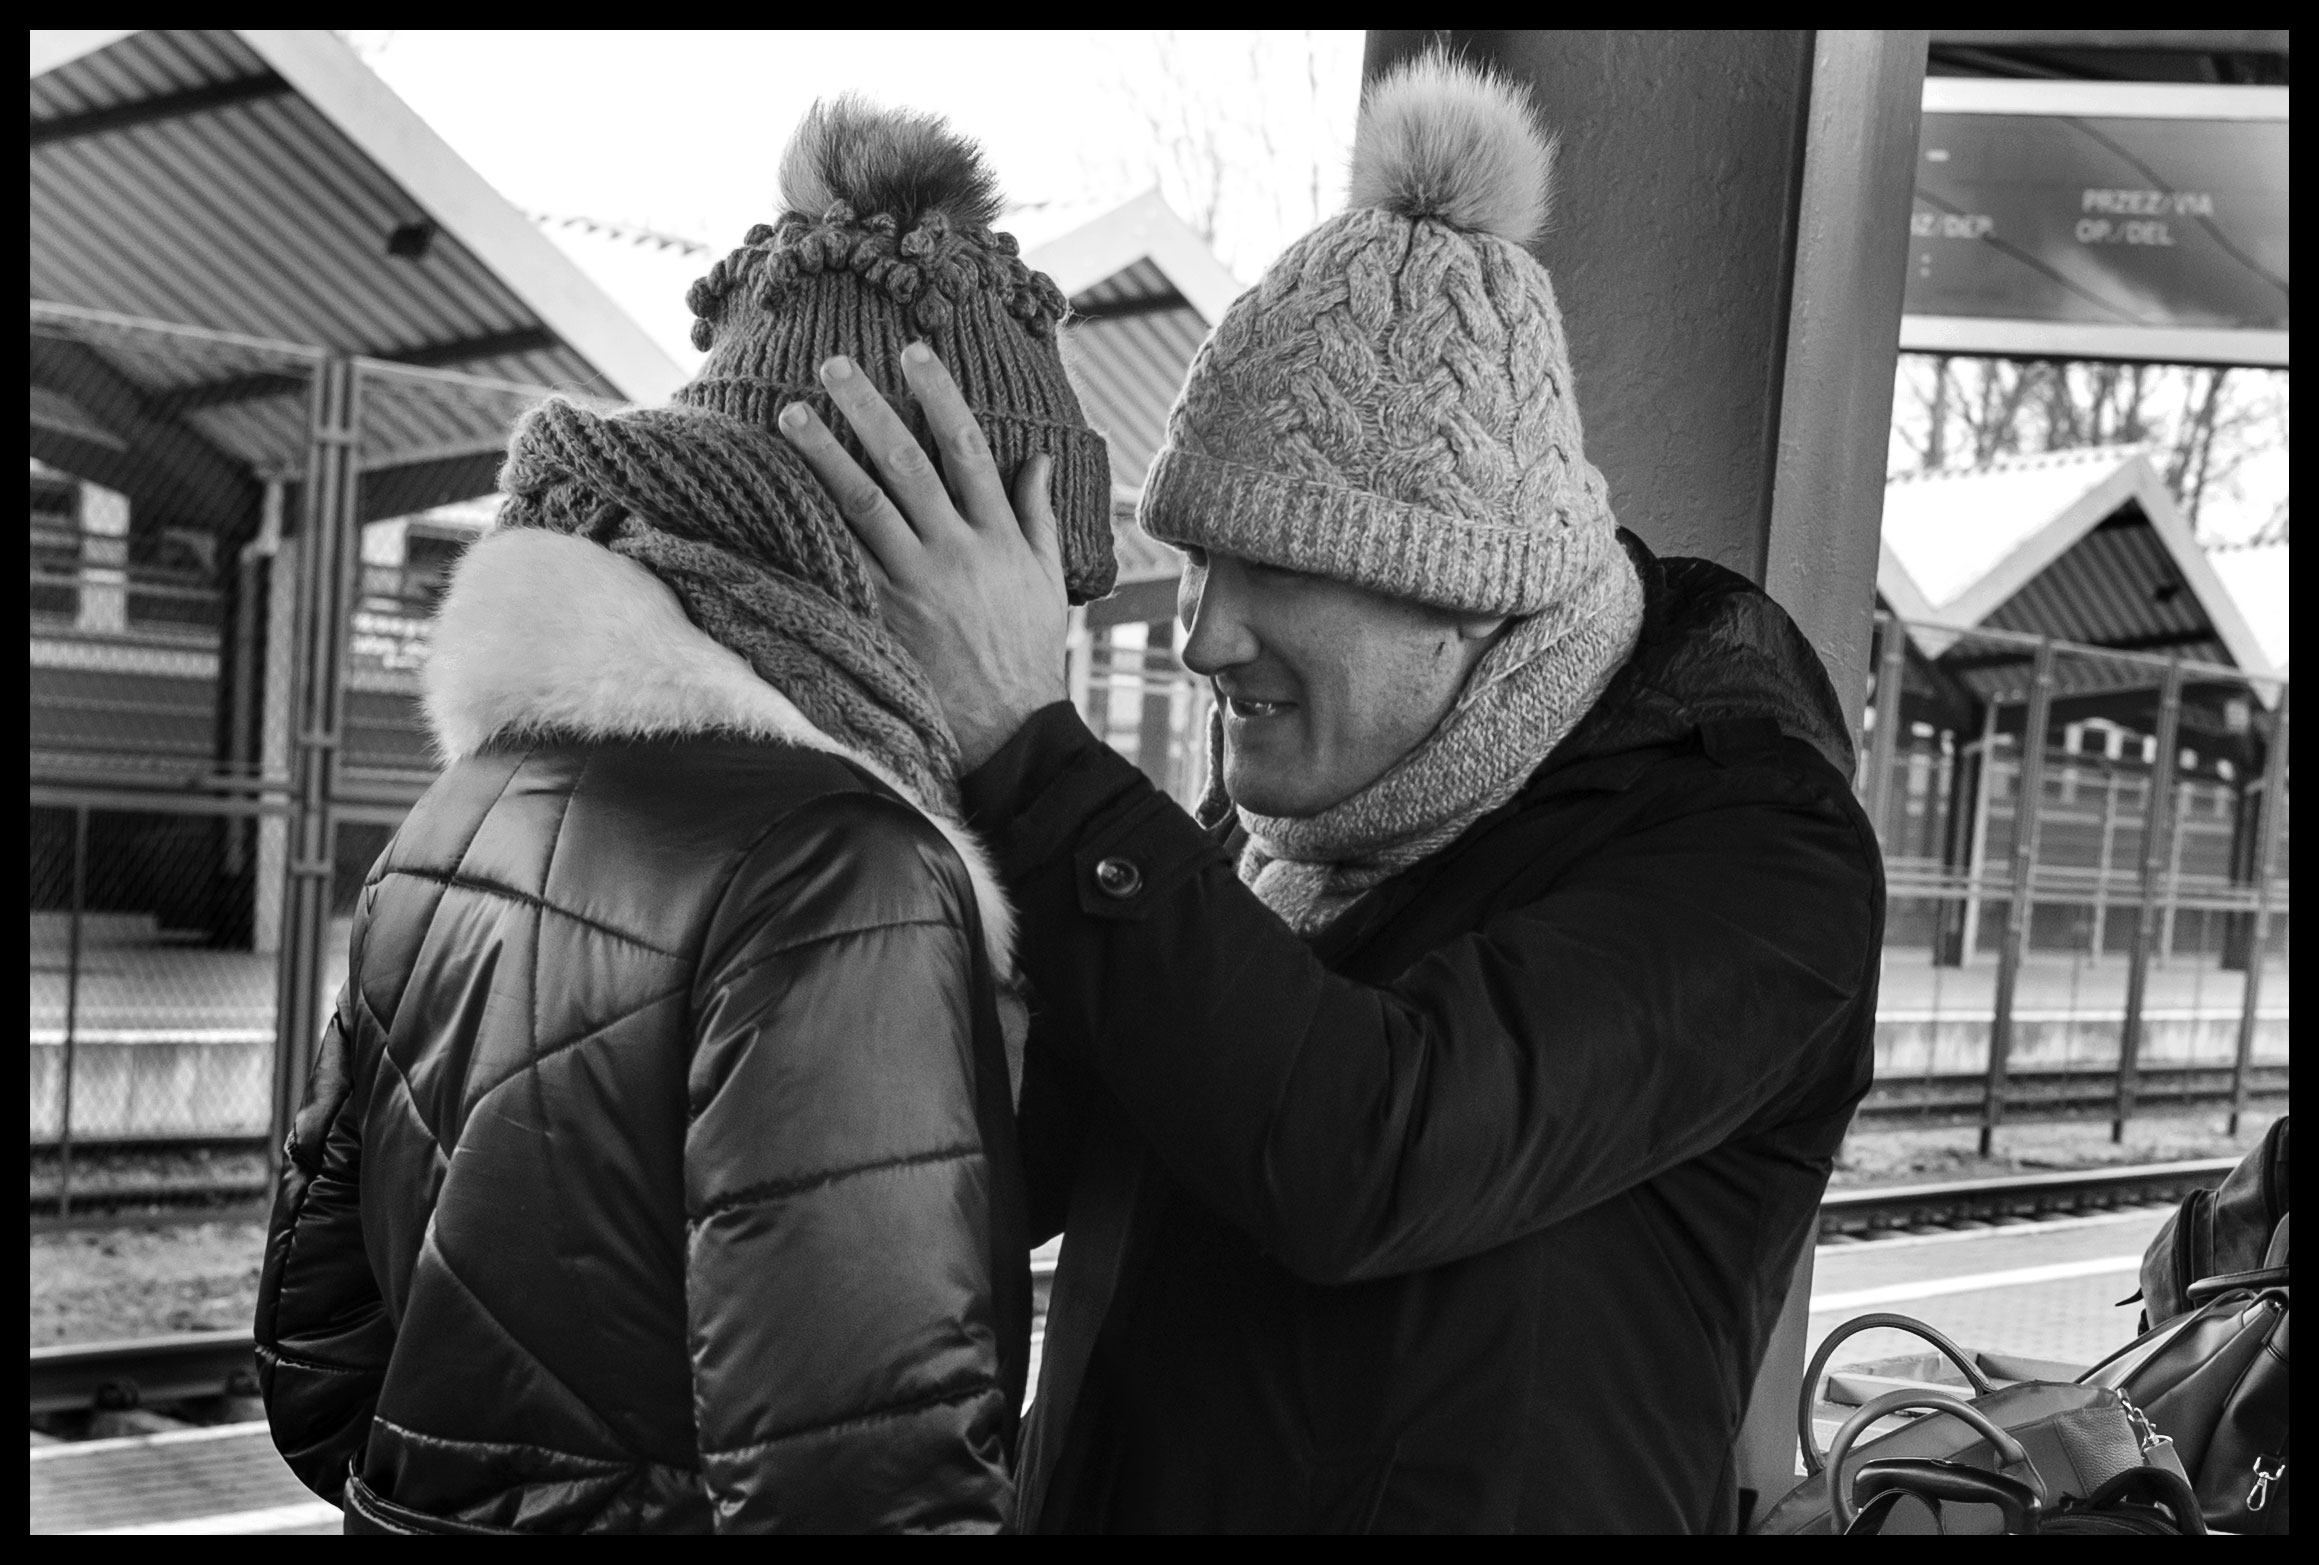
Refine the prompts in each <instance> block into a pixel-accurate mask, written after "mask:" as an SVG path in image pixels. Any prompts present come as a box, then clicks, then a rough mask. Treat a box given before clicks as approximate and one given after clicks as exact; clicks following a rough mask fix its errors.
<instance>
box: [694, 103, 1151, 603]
mask: <svg viewBox="0 0 2319 1565" xmlns="http://www.w3.org/2000/svg"><path fill="white" fill-rule="evenodd" d="M781 205H782V209H783V210H782V215H781V217H780V219H779V220H778V221H776V222H773V223H771V224H759V225H758V226H757V227H755V228H752V229H750V230H749V232H748V235H747V236H746V238H745V239H744V241H743V243H742V245H741V248H739V249H738V250H735V251H734V252H733V253H732V254H731V255H729V256H727V257H725V259H723V260H721V261H719V262H718V263H717V264H716V265H715V266H713V267H711V268H710V269H709V274H708V275H707V276H706V277H703V278H702V279H700V280H699V281H698V282H696V283H694V284H693V286H692V291H691V292H690V293H689V294H688V295H687V296H686V299H685V302H686V304H687V305H689V306H690V307H691V309H692V312H693V315H694V317H695V319H694V321H693V328H692V339H693V346H695V347H697V348H699V349H701V350H702V351H703V352H705V353H707V354H708V361H707V362H706V363H705V364H703V365H702V366H701V370H700V373H699V374H698V375H696V376H694V377H693V380H692V383H691V384H690V385H688V386H686V387H685V388H684V389H683V390H682V391H680V392H678V393H677V395H676V401H677V402H679V403H681V404H687V405H690V406H693V407H701V408H709V409H713V410H715V411H717V412H720V413H725V414H728V415H730V416H732V417H734V418H738V419H742V420H745V421H747V422H749V423H752V424H755V425H758V426H760V427H762V428H763V429H765V430H767V431H769V432H772V431H774V430H775V419H776V418H777V417H778V415H779V414H780V411H781V409H782V408H783V407H785V406H787V405H788V404H789V403H791V402H797V401H804V402H808V403H811V404H812V405H813V406H814V408H815V410H816V411H817V412H818V413H820V415H821V417H822V420H823V422H824V423H826V424H827V425H828V426H829V427H830V428H831V429H832V430H834V431H836V432H837V433H838V436H839V438H840V439H842V440H844V441H845V442H846V443H847V445H848V446H849V448H852V449H853V450H854V452H855V454H856V456H857V457H858V456H860V454H861V452H860V448H859V446H858V444H856V443H855V441H854V439H853V436H852V434H851V431H850V429H849V427H848V426H847V424H846V422H845V420H844V419H843V418H842V417H839V416H838V414H837V412H836V409H835V407H834V406H833V405H832V404H831V402H830V400H829V398H828V396H827V394H826V393H824V392H823V390H822V387H821V382H820V379H819V376H818V374H817V373H816V372H817V370H818V369H819V367H820V365H821V363H822V361H823V360H825V359H827V358H829V357H830V356H831V355H832V354H839V353H842V354H844V355H846V356H847V357H848V358H850V359H852V360H853V361H854V363H855V364H856V365H857V366H858V367H859V368H860V369H861V371H862V372H863V373H864V374H866V375H868V376H869V378H870V379H871V381H872V382H873V383H875V384H876V385H877V386H878V388H879V389H880V390H881V391H883V392H884V393H885V394H886V399H887V401H889V402H891V403H892V404H893V405H894V406H895V408H896V409H897V410H898V411H900V412H901V413H902V415H903V417H905V418H907V419H910V420H911V422H912V424H913V426H914V427H915V429H916V430H917V433H918V437H919V440H920V441H921V443H923V444H924V445H925V446H926V447H927V450H928V451H929V453H932V452H933V449H934V447H933V437H932V435H931V433H930V432H929V431H928V430H927V428H926V425H925V422H924V420H923V419H922V418H920V417H918V415H917V414H916V411H915V408H914V405H913V404H912V403H911V401H910V398H909V396H908V393H907V389H906V388H905V387H904V386H903V384H902V382H901V377H900V357H901V352H902V349H903V348H904V347H906V346H908V345H909V344H910V343H912V342H914V341H919V340H923V341H925V342H926V343H927V345H928V346H930V347H931V348H933V350H934V351H935V352H936V353H937V354H939V355H940V356H941V358H942V362H943V364H944V365H946V366H947V367H948V368H949V370H950V373H951V375H952V377H953V378H954V379H955V380H956V381H957V382H958V387H959V390H960V391H961V392H962V393H963V394H964V396H965V398H966V402H967V405H968V406H969V407H971V408H973V410H974V413H975V417H976V418H977V420H979V421H980V423H981V425H982V428H983V431H984V433H985V434H986V435H987V436H988V437H989V440H990V444H991V449H992V452H993V454H994V455H995V456H996V457H997V459H998V468H999V473H1000V476H1001V477H1002V478H1003V479H1005V481H1006V482H1007V483H1008V485H1009V486H1010V487H1011V486H1012V484H1013V482H1014V477H1015V474H1016V472H1017V470H1018V469H1020V468H1021V466H1022V464H1023V463H1024V462H1025V461H1027V460H1028V459H1029V458H1031V457H1032V456H1034V455H1037V454H1038V453H1040V452H1045V453H1046V454H1047V455H1048V456H1049V457H1051V458H1052V459H1053V461H1054V479H1053V484H1052V489H1051V499H1052V501H1053V504H1054V508H1055V516H1056V519H1057V521H1058V523H1059V524H1060V528H1061V533H1062V543H1063V567H1064V579H1065V582H1066V584H1067V585H1068V587H1069V589H1070V593H1071V599H1072V601H1073V602H1075V603H1076V602H1083V601H1085V600H1087V599H1090V598H1100V597H1102V596H1103V595H1104V594H1106V593H1108V592H1109V591H1111V588H1112V583H1113V580H1114V578H1115V576H1116V575H1117V570H1118V567H1117V564H1116V560H1115V557H1114V554H1113V545H1112V535H1111V466H1110V458H1109V455H1108V453H1107V451H1106V449H1105V446H1104V442H1103V437H1102V436H1100V435H1098V434H1097V433H1096V432H1095V431H1094V430H1092V429H1090V428H1089V427H1088V425H1087V419H1086V415H1085V414H1084V413H1083V412H1082V411H1081V410H1080V406H1079V398H1078V396H1077V394H1076V393H1074V392H1073V390H1072V389H1071V383H1070V381H1069V380H1068V379H1066V378H1065V376H1064V373H1063V360H1062V357H1061V355H1060V352H1059V350H1058V347H1057V343H1056V336H1055V332H1056V326H1057V323H1058V322H1059V321H1060V320H1061V318H1062V317H1063V315H1064V313H1065V311H1066V309H1067V308H1068V306H1067V304H1066V302H1065V300H1064V298H1063V295H1062V293H1061V291H1060V290H1058V289H1057V288H1056V286H1055V284H1054V282H1053V280H1052V279H1050V278H1049V277H1048V276H1047V275H1046V274H1045V273H1043V272H1035V271H1033V270H1031V269H1030V267H1028V266H1026V265H1024V264H1023V260H1022V257H1021V254H1020V252H1019V249H1018V247H1017V246H1016V244H1015V240H1014V236H1013V235H1011V234H1005V233H1000V232H997V231H996V230H994V229H993V228H992V226H991V225H992V224H993V223H994V222H996V221H997V219H998V215H999V210H1000V206H999V194H998V187H997V183H996V181H995V180H994V179H993V178H992V176H991V174H990V172H989V170H988V169H987V168H986V167H985V166H984V164H983V161H982V157H981V154H980V152H979V151H978V150H977V149H976V147H975V146H974V144H973V143H972V142H970V141H968V140H966V139H965V138H963V137H961V136H959V135H958V134H956V133H955V132H953V131H952V130H951V129H950V128H949V127H948V126H947V125H945V124H944V123H943V122H942V120H940V119H939V118H937V117H935V116H933V115H929V114H918V113H912V112H910V111H908V110H900V109H882V108H877V107H874V106H872V105H870V104H868V103H866V102H864V101H863V100H861V99H858V98H854V97H851V96H848V97H841V98H838V99H836V100H835V101H832V102H823V103H816V104H815V105H814V106H813V107H812V109H811V110H809V111H808V112H807V114H806V116H805V119H804V121H803V123H802V124H800V125H799V126H798V129H797V134H796V136H795V137H794V138H793V139H792V140H791V142H790V144H789V148H788V150H787V152H785V153H784V154H783V156H782V160H781ZM800 472H801V473H802V469H800ZM805 481H807V482H810V481H811V480H810V477H807V478H806V480H805Z"/></svg>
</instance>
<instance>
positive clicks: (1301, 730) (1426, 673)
mask: <svg viewBox="0 0 2319 1565" xmlns="http://www.w3.org/2000/svg"><path fill="white" fill-rule="evenodd" d="M1186 554H1187V556H1188V560H1189V563H1188V564H1187V565H1186V566H1185V568H1184V576H1183V581H1182V584H1181V585H1180V586H1179V587H1178V588H1177V592H1176V615H1177V618H1178V619H1180V620H1181V621H1182V622H1183V625H1184V629H1185V630H1186V631H1187V632H1188V635H1187V638H1186V640H1185V642H1184V649H1183V658H1184V665H1185V666H1186V667H1187V668H1189V669H1191V670H1192V671H1193V672H1194V673H1197V674H1204V675H1206V676H1207V677H1208V678H1209V679H1210V680H1211V681H1213V683H1214V685H1215V688H1216V698H1217V702H1218V704H1219V705H1220V706H1222V708H1223V711H1224V787H1225V790H1226V791H1227V792H1228V793H1230V794H1231V796H1232V801H1233V802H1234V803H1235V804H1238V805H1240V806H1241V807H1242V808H1244V809H1248V810H1253V811H1254V812H1256V813H1257V814H1259V815H1275V816H1290V817H1298V816H1307V815H1317V814H1319V813H1320V812H1321V811H1322V810H1325V809H1327V808H1328V807H1329V806H1331V805H1333V804H1337V803H1340V802H1342V801H1343V800H1345V799H1347V798H1350V797H1351V796H1352V795H1353V794H1355V793H1358V792H1360V790H1361V789H1363V788H1365V787H1367V786H1368V785H1369V784H1370V783H1372V782H1375V781H1376V780H1377V779H1378V778H1379V777H1381V776H1382V775H1384V773H1385V771H1386V769H1387V768H1389V767H1390V766H1392V764H1393V763H1394V762H1395V761H1398V760H1400V759H1401V757H1403V756H1404V755H1407V754H1408V753H1409V752H1410V751H1411V750H1413V749H1415V748H1416V747H1417V746H1418V745H1419V744H1420V743H1422V742H1423V741H1424V740H1425V739H1426V737H1427V736H1428V735H1430V734H1431V733H1432V732H1433V731H1434V729H1435V728H1437V727H1439V726H1440V724H1441V720H1442V718H1443V717H1444V716H1446V715H1447V714H1448V712H1449V709H1450V706H1451V705H1452V703H1454V702H1455V701H1456V700H1457V694H1458V691H1459V690H1460V689H1462V688H1463V687H1464V685H1465V679H1466V675H1467V673H1468V672H1470V671H1471V670H1472V668H1473V666H1474V664H1475V663H1477V662H1479V661H1480V659H1481V656H1482V654H1483V653H1484V652H1486V651H1487V650H1488V649H1489V644H1490V638H1491V637H1492V636H1494V635H1495V634H1496V632H1497V630H1498V628H1499V627H1500V626H1501V625H1503V624H1504V621H1503V620H1501V619H1495V618H1490V617H1487V616H1474V615H1465V614H1458V613H1455V612H1452V611H1450V610H1446V609H1437V608H1432V607H1429V606H1427V605H1424V604H1418V603H1410V602H1407V601H1405V600H1403V599H1400V598H1389V597H1386V596H1385V595H1384V594H1382V593H1377V592H1371V591H1369V590H1368V589H1367V588H1364V587H1354V586H1349V585H1347V584H1346V583H1344V582H1338V581H1330V580H1327V579H1326V578H1323V577H1319V576H1308V575H1306V574H1304V573H1303V572H1300V571H1290V570H1282V569H1279V568H1277V567H1275V566H1270V565H1259V564H1256V563H1255V562H1253V561H1250V560H1242V559H1237V558H1234V557H1233V556H1231V555H1226V554H1211V553H1207V552H1205V551H1202V550H1197V549H1194V550H1188V551H1186Z"/></svg>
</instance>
